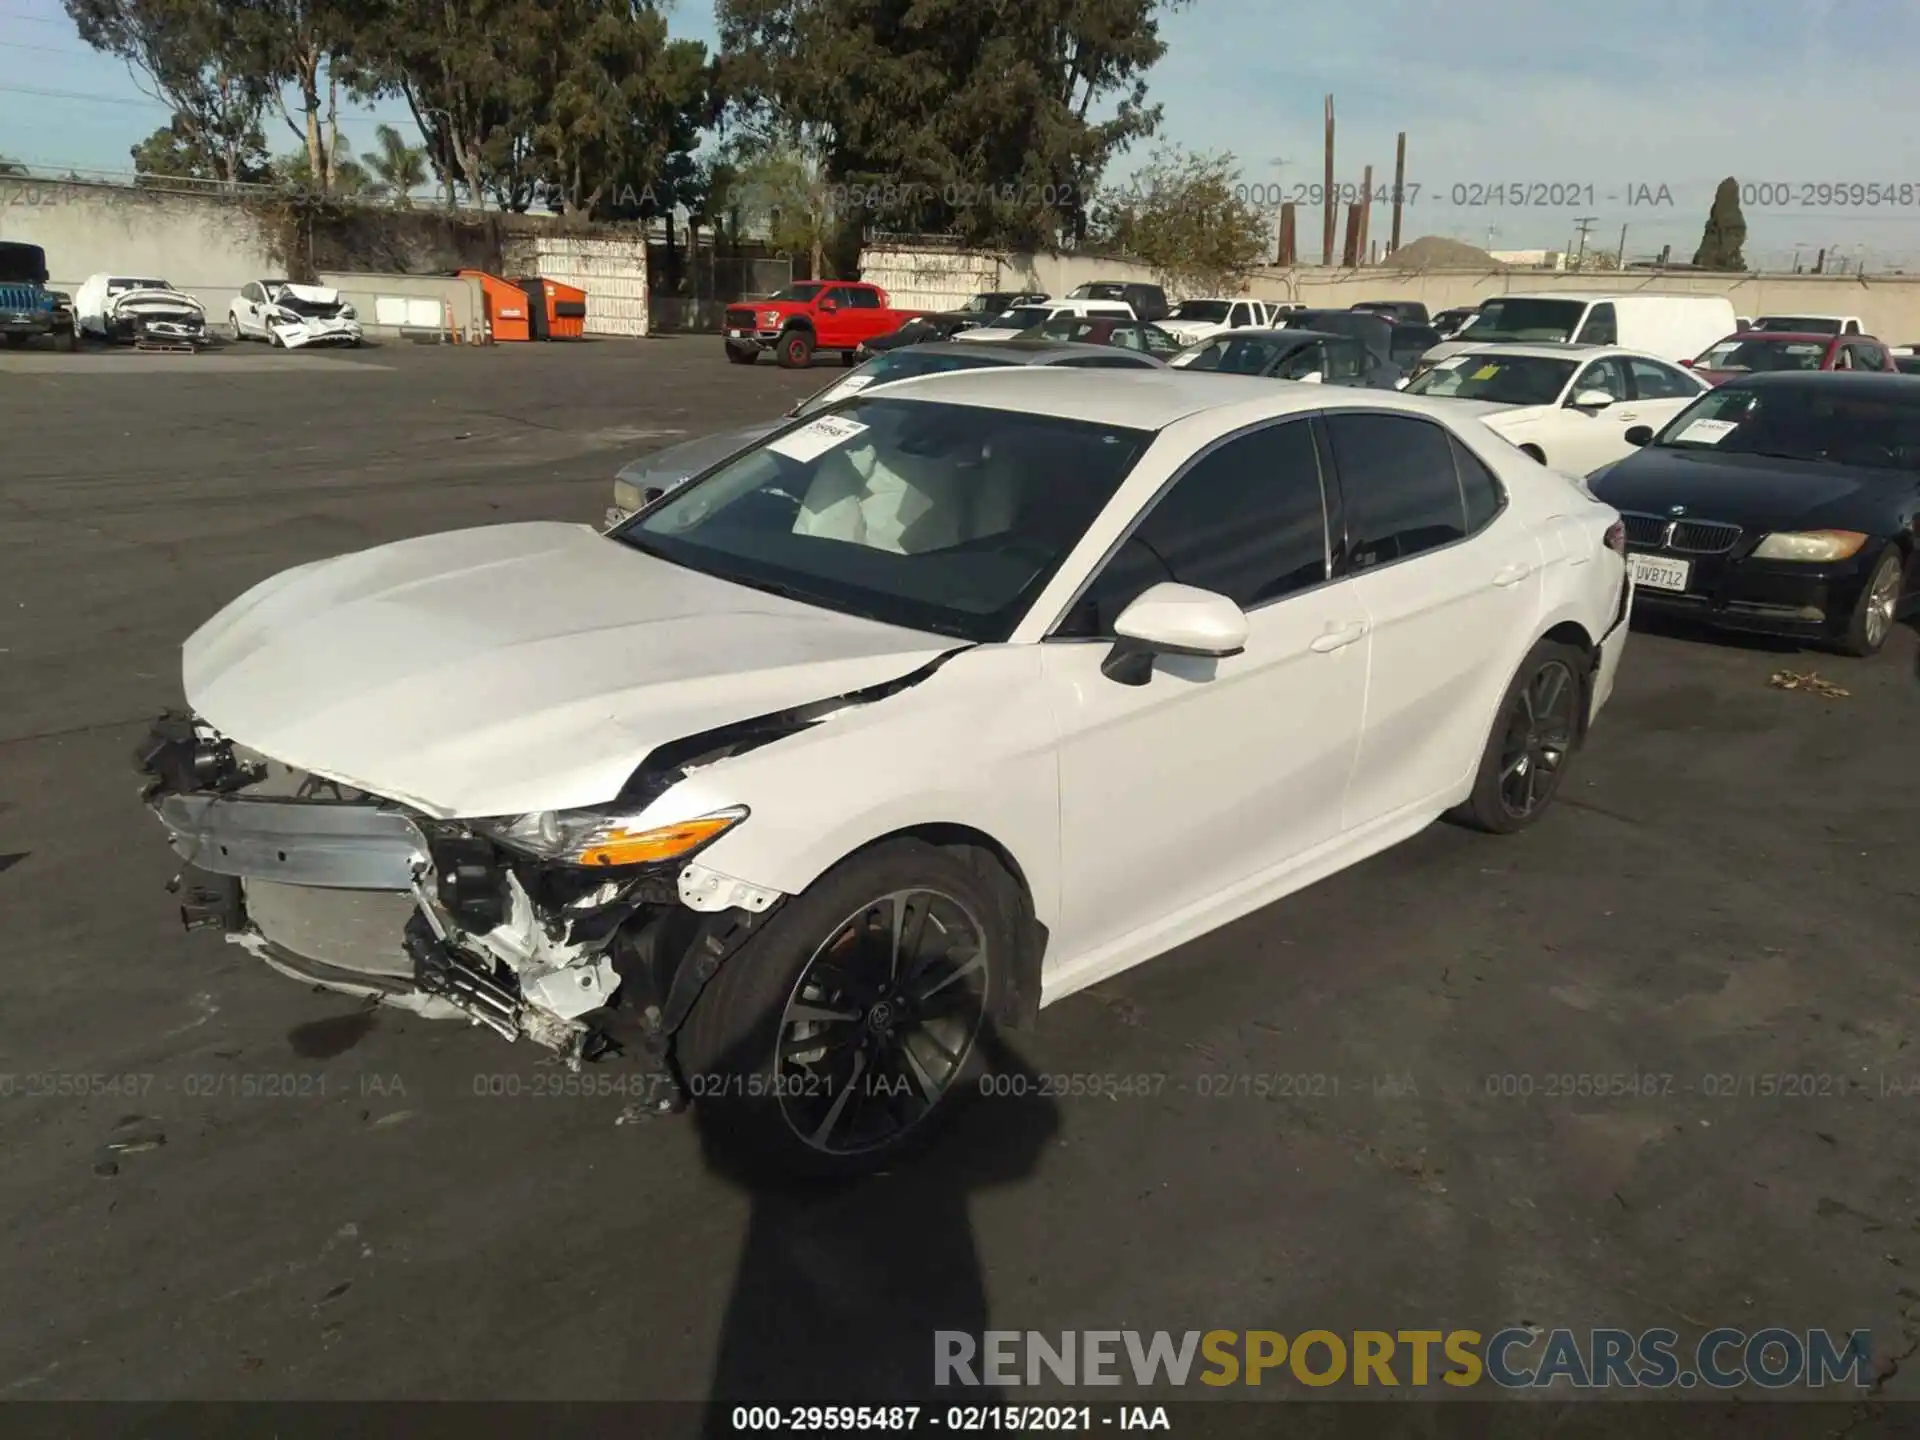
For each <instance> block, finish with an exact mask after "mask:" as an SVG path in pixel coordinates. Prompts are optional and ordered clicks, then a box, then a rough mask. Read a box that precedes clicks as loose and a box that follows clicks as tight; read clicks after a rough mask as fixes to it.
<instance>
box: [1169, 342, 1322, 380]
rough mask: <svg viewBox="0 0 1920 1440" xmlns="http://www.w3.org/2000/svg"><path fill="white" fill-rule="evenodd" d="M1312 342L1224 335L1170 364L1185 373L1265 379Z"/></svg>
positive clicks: (1185, 352) (1189, 351) (1176, 357)
mask: <svg viewBox="0 0 1920 1440" xmlns="http://www.w3.org/2000/svg"><path fill="white" fill-rule="evenodd" d="M1312 343H1313V341H1311V340H1300V339H1283V338H1281V337H1280V336H1278V335H1222V336H1220V337H1219V338H1218V339H1216V340H1209V341H1207V342H1206V343H1204V344H1201V345H1196V346H1194V347H1193V348H1192V349H1191V350H1186V351H1183V352H1181V353H1180V354H1179V355H1176V356H1175V357H1174V358H1173V360H1172V361H1171V362H1170V363H1172V364H1174V365H1177V366H1179V367H1180V368H1181V369H1182V370H1217V371H1219V372H1220V373H1221V374H1222V375H1264V374H1266V373H1267V371H1268V370H1270V369H1271V368H1272V367H1273V366H1275V365H1277V364H1279V363H1280V362H1281V361H1282V360H1284V359H1286V357H1287V356H1289V355H1291V354H1292V353H1293V352H1294V351H1296V350H1298V349H1300V348H1302V347H1303V346H1306V345H1311V344H1312Z"/></svg>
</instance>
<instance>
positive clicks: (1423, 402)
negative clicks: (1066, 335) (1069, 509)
mask: <svg viewBox="0 0 1920 1440" xmlns="http://www.w3.org/2000/svg"><path fill="white" fill-rule="evenodd" d="M1885 378H1887V379H1896V378H1898V377H1897V376H1887V377H1885ZM885 393H886V397H887V398H888V399H900V400H928V401H944V402H946V403H948V404H953V405H978V406H982V407H985V408H988V409H993V410H1007V411H1014V412H1018V413H1021V414H1028V415H1054V416H1058V417H1060V418H1061V419H1064V420H1080V421H1085V422H1087V423H1089V424H1094V425H1111V426H1113V427H1115V428H1117V429H1125V430H1164V429H1165V428H1166V427H1167V426H1169V425H1171V424H1173V423H1174V422H1176V421H1179V420H1184V419H1186V418H1187V417H1188V416H1191V415H1197V414H1200V413H1201V412H1203V411H1215V410H1218V411H1244V412H1245V414H1244V416H1243V417H1242V416H1228V417H1226V418H1229V419H1233V420H1236V421H1238V420H1240V419H1242V418H1244V419H1245V420H1246V421H1248V422H1251V421H1253V420H1257V419H1265V418H1277V417H1280V416H1284V415H1295V414H1307V413H1310V412H1313V411H1316V410H1328V409H1344V408H1365V409H1384V410H1394V411H1398V412H1400V413H1403V414H1409V415H1423V416H1426V417H1427V418H1429V419H1434V420H1441V421H1446V420H1450V419H1457V417H1458V416H1459V414H1460V411H1459V409H1458V408H1457V407H1458V403H1459V402H1457V401H1454V400H1446V399H1441V400H1429V399H1427V398H1426V397H1425V396H1419V395H1403V394H1400V393H1399V392H1397V391H1396V392H1388V391H1382V390H1360V389H1352V390H1342V389H1340V388H1339V387H1337V386H1336V387H1333V388H1331V389H1330V388H1329V387H1327V386H1324V385H1303V384H1298V383H1295V382H1293V381H1289V380H1270V379H1267V378H1265V377H1263V376H1251V375H1221V374H1218V373H1216V372H1213V371H1199V372H1195V371H1192V370H1175V369H1172V368H1167V369H1153V370H1146V369H1142V370H1140V371H1138V372H1128V371H1125V370H1105V369H1102V370H1078V369H1064V368H1049V369H1048V370H1046V372H1045V373H1044V374H1040V375H1024V374H1020V375H1016V374H1010V373H1008V371H1006V370H1004V369H982V370H957V371H947V372H945V373H944V374H939V375H917V376H915V377H914V378H912V379H911V380H897V381H894V382H892V383H891V384H889V385H888V386H887V387H886V392H885Z"/></svg>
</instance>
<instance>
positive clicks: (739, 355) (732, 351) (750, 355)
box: [727, 345, 760, 365]
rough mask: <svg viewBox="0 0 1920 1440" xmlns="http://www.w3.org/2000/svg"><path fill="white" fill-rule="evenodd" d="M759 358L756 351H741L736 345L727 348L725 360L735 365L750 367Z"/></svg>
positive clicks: (758, 353)
mask: <svg viewBox="0 0 1920 1440" xmlns="http://www.w3.org/2000/svg"><path fill="white" fill-rule="evenodd" d="M759 358H760V352H759V350H758V349H754V350H742V349H740V348H739V347H738V346H737V345H729V346H727V359H729V360H731V361H732V362H733V363H734V364H736V365H751V364H753V362H754V361H756V360H758V359H759Z"/></svg>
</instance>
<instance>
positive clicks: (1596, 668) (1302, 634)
mask: <svg viewBox="0 0 1920 1440" xmlns="http://www.w3.org/2000/svg"><path fill="white" fill-rule="evenodd" d="M1624 550H1625V537H1624V534H1623V531H1622V529H1621V526H1620V524H1619V520H1618V516H1617V515H1616V514H1615V512H1614V511H1612V510H1611V509H1609V508H1608V507H1606V506H1605V505H1602V504H1600V503H1598V502H1596V501H1595V500H1593V499H1592V498H1591V497H1589V496H1588V495H1586V494H1585V493H1583V492H1582V491H1581V490H1580V489H1579V488H1578V487H1576V486H1575V485H1574V484H1573V483H1572V482H1571V481H1569V480H1567V479H1566V478H1565V477H1562V476H1560V475H1558V474H1556V473H1554V472H1553V471H1550V470H1547V469H1544V468H1542V467H1540V466H1538V465H1536V464H1534V463H1533V462H1532V461H1530V460H1528V459H1526V458H1525V457H1523V456H1521V455H1520V454H1519V453H1518V452H1517V451H1515V450H1514V449H1512V448H1511V447H1510V446H1508V445H1507V444H1505V443H1504V442H1502V441H1499V440H1497V439H1496V438H1495V437H1494V436H1493V434H1492V433H1491V432H1489V431H1488V430H1486V429H1485V428H1484V426H1482V425H1481V424H1480V423H1479V422H1478V421H1477V420H1476V419H1474V418H1473V417H1472V416H1471V415H1465V414H1462V413H1461V410H1460V408H1459V407H1458V406H1456V405H1452V404H1449V403H1448V402H1446V401H1429V400H1419V399H1409V398H1405V397H1401V396H1395V395H1390V394H1382V393H1373V392H1359V391H1355V392H1344V393H1343V392H1338V391H1329V390H1327V389H1325V388H1322V387H1307V386H1293V385H1280V384H1275V383H1273V382H1272V381H1266V380H1257V379H1245V380H1242V379H1240V378H1238V377H1225V378H1223V377H1220V376H1214V375H1208V376H1186V375H1180V374H1169V373H1167V372H1165V371H1159V372H1153V373H1145V374H1139V375H1132V374H1125V373H1115V372H1112V371H1102V372H1097V373H1080V372H1077V371H1073V370H1068V369H1052V368H1043V369H1030V368H1022V369H1019V370H1017V371H1016V370H978V371H971V372H968V373H964V374H954V375H937V376H929V377H925V378H921V379H915V380H908V381H903V382H901V383H900V384H898V385H897V386H890V387H888V388H887V389H886V390H885V391H884V392H876V393H873V394H860V395H856V396H854V397H851V398H849V399H848V400H846V401H844V402H842V403H841V404H839V405H837V406H835V407H834V408H833V409H832V410H831V411H829V412H827V413H825V414H820V415H815V416H812V417H809V418H805V419H800V420H796V421H794V422H792V423H790V424H788V425H787V426H785V427H784V428H782V429H781V430H780V431H778V432H776V433H775V434H774V435H772V436H770V437H768V438H767V439H765V440H763V441H762V442H761V443H759V444H758V445H757V446H755V447H754V448H752V449H749V450H747V451H745V452H744V453H742V454H741V455H740V456H739V457H738V458H736V459H735V460H734V461H732V462H731V463H728V464H726V465H723V466H722V467H720V468H719V469H717V470H715V471H714V472H712V473H711V474H709V475H706V476H705V477H703V478H701V479H699V480H697V481H695V482H693V483H692V484H690V485H689V486H687V487H686V488H684V489H682V490H679V491H677V492H675V493H672V494H669V495H667V496H665V497H664V498H662V499H660V500H658V501H656V502H654V503H653V504H651V505H649V506H648V507H647V508H646V509H644V510H642V511H641V512H640V513H638V514H637V515H635V516H634V517H633V518H632V519H631V520H629V521H627V522H626V523H625V524H623V525H622V526H620V527H618V528H616V529H615V530H613V531H612V532H610V533H609V534H605V535H602V534H598V533H596V532H595V531H594V530H592V529H590V528H588V527H585V526H579V525H566V524H557V523H554V524H549V523H536V524H518V525H503V526H495V527H488V528H481V529H473V530H463V531H456V532H454V533H451V534H444V535H430V536H425V537H421V538H418V539H413V540H406V541H401V542H399V543H396V544H391V545H384V546H381V547H378V548H376V549H372V550H367V551H363V552H360V553H358V554H352V555H345V556H342V557H339V558H337V559H332V560H323V561H318V562H315V563H312V564H308V565H302V566H299V567H297V568H295V569H293V570H289V571H287V572H285V573H284V574H281V575H279V576H276V577H274V578H272V579H269V580H267V581H265V582H264V583H262V584H260V585H258V586H256V587H254V589H252V590H251V591H249V592H248V593H246V594H245V595H243V596H241V597H240V598H239V599H238V600H236V601H234V602H233V603H232V604H231V605H229V606H228V607H227V608H226V609H225V610H223V611H222V612H221V613H220V614H218V615H216V616H215V617H214V618H213V619H212V620H210V621H208V622H207V623H206V624H205V625H204V626H202V627H201V629H200V630H199V631H197V632H196V633H195V634H194V635H193V636H192V637H191V638H190V639H189V640H188V641H187V643H186V646H185V653H184V667H183V668H184V681H185V692H186V697H187V700H188V702H189V703H190V705H191V706H192V711H191V713H189V714H170V715H168V716H166V717H163V718H162V720H161V721H160V722H158V723H157V724H156V726H155V727H154V730H153V733H152V735H151V737H150V738H149V740H148V741H147V743H146V744H145V745H143V746H142V749H141V753H140V756H139V762H140V765H141V768H142V769H143V770H144V771H145V773H146V776H147V784H146V791H145V798H146V800H147V803H148V804H149V805H151V807H152V808H153V809H154V811H155V812H156V813H157V815H158V816H159V818H160V820H161V821H162V823H163V824H164V825H165V827H166V829H167V831H168V833H169V835H170V837H171V840H172V844H173V845H174V847H175V849H176V850H177V851H178V853H179V855H180V856H181V858H182V859H183V860H184V861H185V862H186V863H187V866H188V869H187V872H186V873H185V874H184V875H183V877H182V881H181V888H182V890H183V893H184V899H185V902H186V903H185V905H184V907H183V916H184V918H185V919H187V921H188V922H189V924H190V925H195V926H198V925H214V926H219V927H221V928H223V929H225V930H226V931H227V932H228V934H229V937H230V938H231V939H233V940H235V941H236V942H238V943H240V944H243V945H245V946H247V947H248V948H249V949H250V950H252V951H253V952H254V953H256V954H257V955H259V956H260V957H261V958H263V959H265V960H267V961H268V962H270V963H271V964H273V965H275V966H276V967H277V968H280V969H282V970H284V971H286V972H287V973H289V974H292V975H296V976H299V977H301V978H303V979H306V980H309V981H312V982H316V983H319V984H323V985H328V986H331V987H333V988H336V989H341V990H346V991H349V992H352V993H359V994H364V995H369V996H375V997H378V998H379V999H380V1000H382V1001H384V1002H387V1003H393V1004H399V1005H406V1006H411V1007H413V1008H415V1009H419V1010H423V1011H427V1012H430V1013H440V1014H447V1015H454V1016H460V1017H463V1018H466V1019H468V1020H471V1021H473V1022H475V1023H479V1024H484V1025H487V1026H490V1027H491V1028H493V1029H494V1030H496V1031H497V1032H498V1033H499V1034H501V1035H502V1036H505V1037H507V1038H509V1039H517V1038H526V1039H529V1040H532V1041H534V1042H536V1043H538V1044H541V1045H546V1046H549V1047H551V1048H553V1049H555V1050H557V1051H559V1052H560V1053H561V1054H562V1055H563V1056H565V1057H566V1058H567V1059H568V1060H569V1061H570V1062H572V1063H576V1064H577V1063H579V1062H581V1061H583V1060H596V1059H603V1058H609V1057H611V1056H612V1055H613V1054H615V1053H617V1052H625V1053H627V1054H628V1055H629V1057H630V1058H638V1059H640V1060H641V1061H642V1062H643V1063H644V1064H645V1065H646V1066H647V1067H648V1069H647V1073H648V1074H649V1075H651V1076H654V1077H657V1078H658V1079H659V1081H660V1083H661V1084H662V1086H663V1087H664V1088H663V1090H662V1092H661V1093H662V1095H663V1108H677V1106H678V1105H680V1104H682V1103H685V1102H686V1101H687V1100H688V1099H689V1098H691V1099H692V1100H693V1101H694V1102H695V1103H698V1104H700V1105H702V1106H712V1107H716V1108H718V1109H719V1110H720V1111H721V1112H722V1113H721V1115H720V1116H719V1117H718V1118H719V1119H720V1120H721V1122H722V1123H721V1124H719V1125H718V1126H717V1127H716V1130H717V1133H720V1134H723V1135H725V1136H727V1137H729V1139H730V1140H732V1141H737V1142H738V1143H739V1144H740V1145H741V1146H742V1147H743V1149H744V1150H746V1151H747V1152H749V1153H751V1154H752V1155H754V1156H756V1157H758V1158H760V1159H761V1160H764V1161H773V1162H776V1163H778V1164H780V1165H782V1166H785V1167H788V1168H809V1169H815V1170H830V1171H833V1170H850V1169H859V1168H865V1167H871V1166H873V1165H876V1164H879V1163H884V1162H885V1161H886V1160H887V1159H888V1158H889V1157H891V1156H893V1155H894V1154H895V1153H896V1152H897V1151H898V1150H899V1149H900V1147H901V1146H902V1145H904V1144H905V1143H907V1142H908V1141H910V1140H911V1139H913V1138H914V1137H915V1136H917V1135H918V1134H919V1133H920V1132H921V1131H922V1130H923V1129H925V1128H926V1125H927V1122H928V1120H929V1118H930V1117H932V1116H934V1115H936V1114H938V1113H940V1112H941V1111H942V1109H943V1108H944V1107H943V1102H944V1101H947V1100H948V1099H950V1098H951V1097H952V1096H954V1095H955V1094H956V1093H957V1092H959V1091H961V1090H963V1089H964V1088H966V1087H964V1086H963V1085H961V1084H960V1083H959V1081H960V1079H961V1077H962V1074H963V1072H964V1071H965V1070H966V1069H967V1067H968V1066H969V1065H970V1063H975V1062H976V1061H977V1059H978V1054H977V1052H978V1050H979V1048H980V1043H981V1040H982V1037H983V1035H984V1034H985V1032H986V1030H987V1028H988V1027H990V1026H994V1025H999V1026H1005V1027H1021V1026H1025V1025H1026V1024H1028V1023H1030V1022H1031V1021H1032V1020H1033V1018H1034V1016H1035V1015H1036V1013H1037V1012H1038V1010H1039V1009H1040V1007H1042V1006H1043V1005H1046V1004H1048V1003H1051V1002H1053V1001H1055V1000H1058V999H1061V998H1062V997H1064V996H1067V995H1070V994H1072V993H1073V992H1074V991H1076V990H1079V989H1081V988H1082V987H1084V986H1087V985H1090V984H1093V983H1094V982H1096V981H1099V980H1102V979H1104V978H1106V977H1108V976H1111V975H1115V974H1117V973H1119V972H1120V971H1122V970H1125V969H1127V968H1128V967H1130V966H1132V965H1136V964H1138V963H1140V962H1141V961H1143V960H1146V959H1149V958H1151V957H1153V956H1155V955H1157V954H1160V953H1161V952H1163V951H1166V950H1168V949H1170V948H1172V947H1174V946H1176V945H1179V944H1181V943H1182V942H1184V941H1187V940H1191V939H1193V938H1194V937H1196V936H1199V935H1203V934H1205V933H1207V932H1209V931H1211V930H1213V929H1215V928H1217V927H1219V926H1221V925H1225V924H1227V923H1228V922H1230V921H1232V920H1233V919H1235V918H1236V917H1238V916H1241V915H1244V914H1246V913H1247V912H1249V911H1251V910H1253V909H1255V908H1257V907H1259V906H1262V905H1265V904H1268V903H1269V902H1271V901H1273V900H1276V899H1278V898H1279V897H1281V896H1283V895H1286V894H1288V893H1290V892H1292V891H1294V890H1297V889H1299V888H1301V887H1302V886H1305V885H1309V884H1311V883H1312V882H1314V881H1316V880H1318V879H1321V878H1323V877H1325V876H1327V875H1330V874H1332V873H1334V872H1335V871H1338V870H1340V869H1343V868H1344V867H1346V866H1349V865H1352V864H1354V863H1355V862H1357V861H1359V860H1361V859H1363V858H1365V857H1367V856H1369V855H1372V854H1374V853H1376V852H1377V851H1380V850H1382V849H1384V848H1386V847H1387V846H1390V845H1393V844H1395V843H1396V842H1398V841H1400V840H1403V839H1405V838H1407V837H1408V836H1410V835H1412V834H1414V833H1415V832H1416V831H1418V830H1420V829H1422V828H1423V827H1425V826H1426V825H1427V824H1429V823H1430V822H1431V821H1432V820H1434V819H1435V818H1436V817H1437V816H1440V815H1442V814H1443V813H1446V812H1454V813H1455V814H1456V815H1457V816H1458V817H1460V818H1462V819H1464V820H1466V821H1468V822H1470V823H1472V824H1474V825H1477V826H1478V827H1480V828H1482V829H1485V830H1489V831H1496V832H1506V831H1516V830H1519V829H1522V828H1523V827H1525V826H1527V825H1529V824H1531V823H1532V822H1533V821H1534V820H1536V819H1537V818H1538V817H1539V816H1540V815H1541V813H1542V812H1543V810H1545V808H1546V807H1547V806H1548V805H1549V803H1550V802H1551V801H1552V799H1553V797H1554V795H1555V792H1556V790H1557V788H1558V787H1559V786H1560V784H1561V783H1562V779H1563V776H1564V774H1565V772H1566V768H1567V765H1568V763H1569V762H1570V760H1571V759H1572V757H1573V755H1574V754H1575V753H1576V752H1577V750H1578V749H1579V747H1580V746H1581V744H1582V742H1583V741H1584V739H1585V737H1586V734H1587V729H1588V726H1589V724H1590V723H1591V722H1592V720H1593V718H1594V716H1595V715H1596V714H1597V713H1598V712H1599V710H1600V708H1601V706H1602V705H1603V704H1604V703H1605V701H1606V699H1607V697H1608V695H1609V693H1610V691H1611V689H1612V686H1613V681H1614V675H1615V671H1616V669H1617V667H1618V665H1619V662H1620V657H1621V652H1622V648H1623V646H1624V645H1625V643H1626V635H1627V627H1626V622H1627V616H1628V610H1629V604H1630V599H1631V588H1630V586H1629V584H1628V581H1627V573H1626V565H1625V559H1624Z"/></svg>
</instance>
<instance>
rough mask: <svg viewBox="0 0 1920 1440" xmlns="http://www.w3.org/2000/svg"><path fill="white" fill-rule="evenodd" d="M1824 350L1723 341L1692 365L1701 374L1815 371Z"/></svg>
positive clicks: (1814, 344) (1788, 343)
mask: <svg viewBox="0 0 1920 1440" xmlns="http://www.w3.org/2000/svg"><path fill="white" fill-rule="evenodd" d="M1826 358H1827V347H1826V346H1825V345H1822V344H1820V343H1819V342H1818V341H1817V340H1723V341H1721V342H1720V343H1719V344H1718V345H1716V346H1714V347H1713V348H1712V349H1711V350H1709V351H1707V353H1706V354H1704V355H1702V356H1701V357H1700V358H1699V359H1697V360H1695V361H1694V362H1693V363H1694V364H1696V365H1698V366H1699V367H1700V368H1701V369H1703V370H1745V371H1753V372H1755V373H1759V372H1764V371H1768V370H1818V369H1819V368H1820V367H1821V365H1822V364H1824V363H1825V362H1826Z"/></svg>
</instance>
